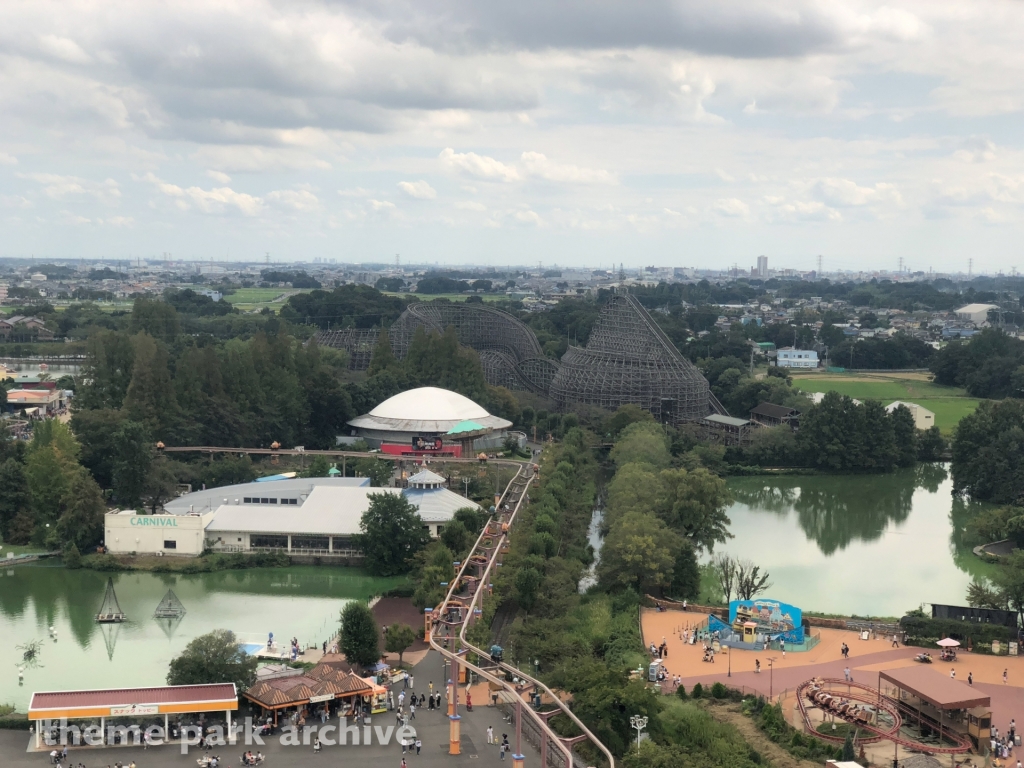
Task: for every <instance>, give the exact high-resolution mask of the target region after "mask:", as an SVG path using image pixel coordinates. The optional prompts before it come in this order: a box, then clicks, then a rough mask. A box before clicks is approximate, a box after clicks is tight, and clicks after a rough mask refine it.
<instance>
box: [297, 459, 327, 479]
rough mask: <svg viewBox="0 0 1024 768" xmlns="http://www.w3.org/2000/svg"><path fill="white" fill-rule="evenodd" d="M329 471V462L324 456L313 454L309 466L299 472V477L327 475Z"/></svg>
mask: <svg viewBox="0 0 1024 768" xmlns="http://www.w3.org/2000/svg"><path fill="white" fill-rule="evenodd" d="M330 471H331V464H330V462H329V461H327V457H326V456H314V457H313V460H312V461H311V462H309V466H308V467H306V468H305V469H304V470H302V472H301V477H327V476H328V474H329V473H330Z"/></svg>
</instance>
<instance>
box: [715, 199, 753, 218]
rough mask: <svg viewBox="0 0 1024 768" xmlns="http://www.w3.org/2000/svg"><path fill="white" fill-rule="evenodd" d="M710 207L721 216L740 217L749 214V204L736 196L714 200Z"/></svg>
mask: <svg viewBox="0 0 1024 768" xmlns="http://www.w3.org/2000/svg"><path fill="white" fill-rule="evenodd" d="M711 209H712V210H713V211H714V212H715V213H718V214H721V215H722V216H732V217H741V216H747V215H749V214H750V206H749V205H747V204H746V203H744V202H743V201H742V200H740V199H739V198H736V197H729V198H723V199H721V200H716V201H715V203H714V205H712V206H711Z"/></svg>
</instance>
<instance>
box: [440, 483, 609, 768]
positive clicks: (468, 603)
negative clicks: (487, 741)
mask: <svg viewBox="0 0 1024 768" xmlns="http://www.w3.org/2000/svg"><path fill="white" fill-rule="evenodd" d="M536 478H537V474H536V470H535V467H533V466H531V465H523V466H522V467H521V468H520V470H519V472H518V473H517V474H516V476H515V477H514V478H513V479H512V481H511V482H510V483H509V485H508V487H507V488H506V489H505V493H504V494H503V495H502V497H501V500H500V501H499V503H498V505H497V507H496V511H495V514H494V515H493V516H492V517H491V518H490V519H489V520H488V522H487V525H486V526H485V527H484V530H483V531H482V532H481V534H480V536H479V537H478V538H477V540H476V543H475V544H474V545H473V549H472V550H471V551H470V554H469V556H468V557H467V558H466V559H465V560H464V561H463V562H461V563H456V565H458V566H459V572H458V575H457V576H456V577H455V579H454V581H452V583H451V584H450V585H449V586H448V594H447V595H446V596H445V599H444V600H443V601H442V602H441V604H440V605H439V606H438V607H437V608H436V609H435V610H434V611H432V612H431V616H430V619H429V621H430V627H429V629H430V631H429V633H428V634H429V640H430V645H431V647H432V648H434V649H435V650H436V651H438V652H440V653H441V655H442V656H444V657H445V658H446V659H448V660H449V662H450V663H451V669H452V673H451V680H449V681H448V715H449V722H450V725H449V754H452V755H457V754H459V753H460V743H459V733H460V731H459V728H460V722H459V721H460V717H459V713H458V708H459V699H458V695H459V692H458V680H459V667H460V666H462V667H465V668H467V669H469V670H471V671H472V672H473V673H475V674H476V675H477V676H479V677H480V678H481V679H484V680H487V681H488V682H490V683H492V684H494V685H497V686H499V687H500V688H501V689H502V690H503V691H504V693H505V694H506V696H505V698H506V699H509V700H511V701H514V702H515V725H516V741H515V753H514V754H513V755H512V765H513V768H522V766H523V761H524V757H523V748H522V737H523V732H522V729H523V717H524V716H526V717H528V718H529V719H530V721H531V724H532V726H533V728H534V730H536V732H537V733H538V734H539V739H540V745H539V747H540V765H541V768H548V766H557V767H558V768H576V766H579V765H585V764H586V763H583V762H582V761H581V760H580V758H579V756H578V755H575V754H574V753H573V751H572V748H573V745H574V744H576V743H579V742H582V741H590V742H591V743H592V744H593V745H594V746H595V747H596V748H597V749H598V750H600V751H601V752H602V753H603V754H604V756H605V758H606V759H607V761H608V767H609V768H615V758H614V757H613V756H612V754H611V752H610V751H609V750H608V748H607V747H606V746H605V745H604V744H602V743H601V742H600V741H598V739H597V737H595V736H594V734H593V733H591V732H590V730H589V729H588V728H587V726H585V725H584V724H583V723H582V722H581V721H580V720H579V718H577V717H576V715H575V714H573V712H572V710H570V709H569V707H568V706H566V705H565V703H564V702H562V700H561V699H559V697H558V696H557V695H555V694H554V693H553V692H552V691H551V690H550V689H549V688H548V687H547V686H546V685H544V683H542V682H541V681H540V680H537V679H535V678H533V677H531V676H530V675H529V674H527V673H524V672H521V671H520V670H518V669H517V668H515V667H513V666H511V665H510V664H507V663H505V662H504V661H503V660H501V659H500V658H499V659H495V658H492V657H491V656H490V655H489V652H488V651H484V650H482V649H480V648H477V647H476V646H474V645H472V644H471V643H470V642H469V641H468V640H467V639H466V633H467V631H468V630H469V628H470V627H471V626H472V625H473V624H474V623H475V622H476V621H479V620H480V619H481V618H482V616H483V599H484V595H485V594H487V595H489V594H491V584H490V579H491V578H492V574H493V572H494V570H495V569H496V568H498V567H499V566H500V565H501V558H502V556H503V555H504V554H506V553H507V552H508V534H509V531H510V529H511V528H512V526H513V525H514V524H515V522H516V518H517V516H518V514H519V511H520V508H521V507H522V504H523V502H524V500H525V499H526V492H527V490H528V489H529V487H530V485H531V484H532V483H533V481H534V480H535V479H536ZM456 630H458V633H457V634H456ZM470 654H474V655H475V656H476V657H477V661H476V663H473V662H472V661H470ZM510 678H513V679H517V680H518V682H517V683H516V684H514V685H513V684H512V683H510V682H509V681H508V680H509V679H510ZM529 692H534V693H544V694H547V696H548V697H549V698H550V699H551V701H552V702H553V708H552V709H549V710H548V711H545V712H539V711H534V709H533V708H531V707H529V706H526V707H524V706H523V703H524V702H523V696H524V695H525V694H527V693H529ZM559 714H563V715H565V716H566V717H568V719H569V720H570V721H572V723H573V724H574V725H575V726H576V728H577V729H579V731H580V733H581V735H579V736H575V737H568V738H567V737H564V736H560V735H558V734H557V733H555V732H554V731H553V730H552V729H551V726H549V725H548V720H549V719H550V718H551V717H553V716H555V715H559ZM549 746H551V747H553V748H554V750H553V751H549Z"/></svg>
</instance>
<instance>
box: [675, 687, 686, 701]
mask: <svg viewBox="0 0 1024 768" xmlns="http://www.w3.org/2000/svg"><path fill="white" fill-rule="evenodd" d="M676 696H678V697H679V698H680V699H682V700H683V701H686V699H688V698H689V697H688V696H687V695H686V686H685V685H683V684H682V683H680V684H679V687H678V688H676Z"/></svg>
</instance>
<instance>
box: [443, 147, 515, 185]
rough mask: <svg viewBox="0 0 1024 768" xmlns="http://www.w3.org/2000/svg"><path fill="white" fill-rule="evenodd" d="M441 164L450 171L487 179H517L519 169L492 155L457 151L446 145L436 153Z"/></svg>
mask: <svg viewBox="0 0 1024 768" xmlns="http://www.w3.org/2000/svg"><path fill="white" fill-rule="evenodd" d="M438 157H439V159H440V160H441V165H442V166H443V167H444V168H446V169H448V170H452V171H457V172H460V173H464V174H466V175H468V176H473V177H475V178H478V179H484V180H487V181H518V180H519V171H517V170H516V167H515V166H514V165H506V164H505V163H502V162H500V161H498V160H495V159H494V158H493V157H487V156H485V155H478V154H477V153H476V152H463V153H458V152H456V151H455V150H454V149H452V148H451V147H447V148H445V149H444V150H442V151H441V154H440V155H438Z"/></svg>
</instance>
